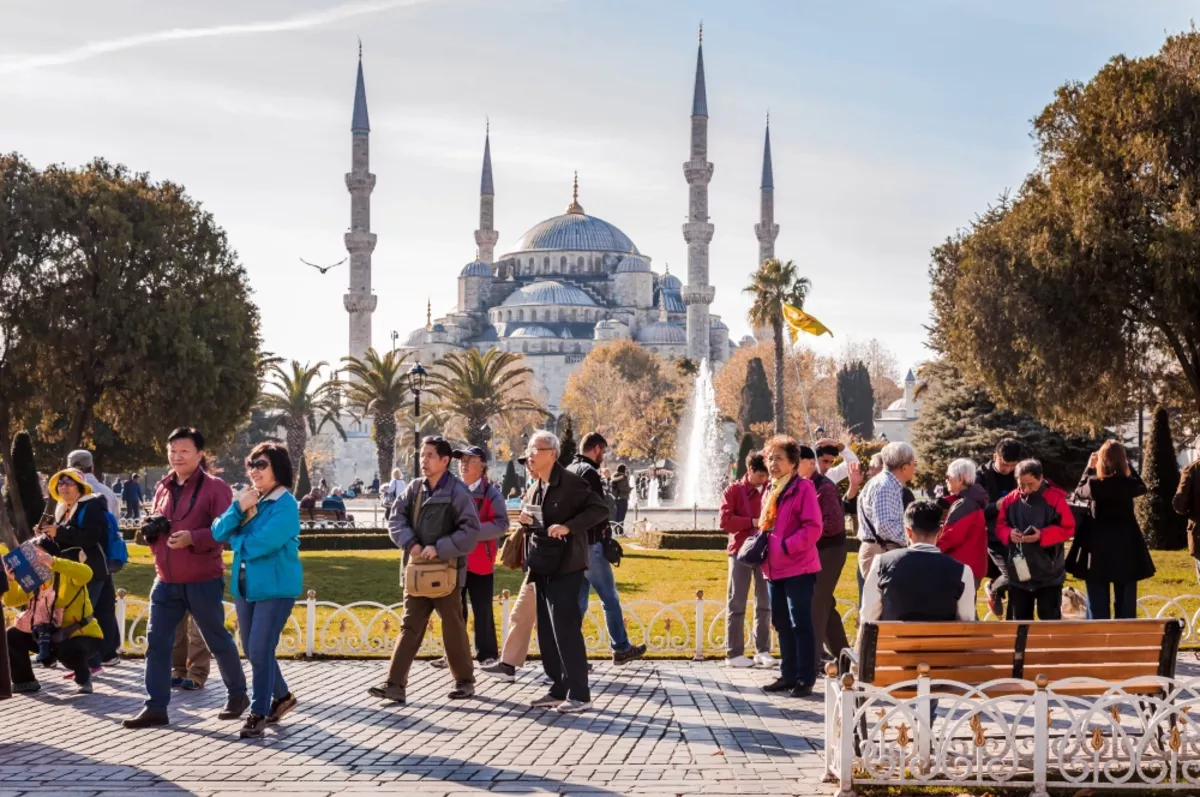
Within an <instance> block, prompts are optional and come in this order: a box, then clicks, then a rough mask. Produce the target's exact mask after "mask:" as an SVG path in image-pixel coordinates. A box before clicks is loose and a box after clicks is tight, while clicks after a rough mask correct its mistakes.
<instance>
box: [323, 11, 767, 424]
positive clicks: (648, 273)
mask: <svg viewBox="0 0 1200 797" xmlns="http://www.w3.org/2000/svg"><path fill="white" fill-rule="evenodd" d="M703 47H704V45H703V31H701V41H700V44H699V45H698V49H697V54H696V73H695V84H694V88H693V93H692V112H691V142H690V143H691V146H690V150H689V158H688V160H687V161H686V162H684V164H683V174H684V178H685V180H686V181H687V184H688V220H687V221H686V222H685V223H684V224H683V239H684V241H685V242H686V244H687V251H688V257H687V271H686V273H685V274H684V275H682V276H683V277H685V278H686V280H687V281H686V283H685V282H684V280H683V279H681V278H680V276H677V275H675V274H671V273H670V272H669V271H668V270H666V269H664V270H663V271H662V272H661V273H660V272H657V271H655V270H654V269H653V268H652V265H651V264H652V262H653V261H652V259H651V258H650V257H649V256H648V255H647V254H645V253H643V252H642V251H640V250H639V249H638V247H637V245H636V244H635V243H634V242H633V241H632V240H631V239H630V237H629V236H628V235H626V234H625V233H624V232H622V231H621V230H620V229H619V228H618V227H616V226H615V225H614V224H612V223H610V222H608V221H605V220H604V219H601V218H599V217H597V216H591V215H588V214H587V213H586V212H585V211H584V208H583V206H582V205H581V204H580V200H579V181H578V176H576V179H575V186H574V191H573V194H572V197H571V202H570V204H569V205H568V206H567V208H566V211H565V212H564V213H562V214H561V215H557V216H552V217H551V218H548V219H546V220H545V221H541V222H539V223H537V224H535V225H533V226H532V227H531V228H530V229H529V230H528V231H527V232H525V234H524V235H522V236H521V237H520V238H519V239H518V240H517V241H516V243H515V244H513V245H512V247H511V248H510V249H509V251H508V252H507V253H505V254H502V255H500V256H499V257H496V255H495V251H496V244H497V242H498V241H499V239H500V233H499V232H498V231H497V230H496V229H495V228H494V227H493V220H494V207H495V200H496V192H495V186H494V183H493V181H492V152H491V140H490V131H489V134H486V135H485V137H484V144H483V167H482V174H481V179H480V186H479V228H478V229H477V230H476V231H475V245H476V247H477V254H476V258H475V260H474V261H472V262H470V263H467V264H466V265H465V266H463V267H462V270H461V271H460V272H459V275H458V302H457V306H456V307H455V308H454V310H453V311H452V312H450V313H448V314H446V315H444V316H440V317H434V315H433V312H432V308H431V307H429V308H427V312H426V323H425V325H424V326H423V327H420V328H419V329H416V330H413V331H412V332H411V333H410V334H409V335H407V336H406V337H404V338H403V339H402V340H401V341H400V342H399V345H398V346H397V348H398V349H399V350H401V351H407V352H411V353H412V354H413V355H414V356H413V357H412V358H411V359H413V360H419V361H420V362H422V363H424V364H426V365H429V364H431V363H433V362H434V361H435V360H436V359H437V358H438V357H441V356H444V355H446V354H447V353H449V352H452V351H462V350H466V349H478V350H480V351H487V350H489V349H493V348H499V349H502V350H504V351H510V352H519V353H520V354H522V355H524V357H525V360H526V364H527V365H528V366H529V367H530V368H531V369H532V370H533V372H534V374H535V375H536V377H537V380H538V383H539V384H538V388H539V390H540V391H541V396H540V397H541V399H542V400H543V401H544V402H545V403H546V405H547V407H548V408H549V409H550V410H551V411H552V412H556V413H557V405H558V403H559V402H560V400H561V398H562V395H563V392H564V390H565V388H566V383H567V378H568V377H569V376H570V374H571V372H572V371H573V370H575V368H577V367H578V365H579V363H581V362H582V361H583V358H584V357H585V356H586V355H587V353H588V352H589V351H590V350H591V349H592V347H593V346H594V345H596V344H598V343H602V342H604V341H611V340H622V339H625V340H633V341H635V342H636V343H638V344H639V345H641V346H644V347H646V348H647V349H649V350H650V351H653V352H655V353H656V354H659V355H662V356H664V357H667V358H682V357H688V358H690V359H692V360H694V361H696V362H700V361H707V362H708V363H709V364H710V365H711V366H712V367H713V368H719V367H720V366H721V365H722V364H724V363H725V362H727V361H728V360H729V357H730V353H731V351H732V349H733V348H734V344H733V343H731V341H730V339H729V328H728V327H727V326H726V325H725V323H724V322H722V321H721V318H720V317H719V316H716V315H713V314H711V313H710V312H709V307H710V305H711V304H712V301H713V297H714V295H715V289H714V287H713V286H712V285H711V284H710V282H709V243H710V241H712V236H713V224H712V223H711V222H710V220H709V216H708V184H709V181H710V180H711V179H712V173H713V164H712V163H710V162H709V161H708V100H707V92H706V90H705V83H704V49H703ZM370 131H371V126H370V120H369V116H368V113H367V95H366V87H365V82H364V79H363V67H362V54H361V52H360V53H359V63H358V75H357V81H356V85H355V91H354V110H353V116H352V121H351V137H352V159H351V170H350V173H349V174H347V175H346V187H347V189H348V190H349V192H350V197H351V203H350V207H351V223H350V230H349V231H348V232H347V233H346V235H345V243H346V249H347V251H348V252H349V253H350V288H349V291H348V292H347V293H346V295H345V296H344V306H345V308H346V311H347V313H348V314H349V316H350V353H351V354H352V355H354V356H358V357H361V356H362V355H363V354H364V353H365V352H366V351H367V349H368V348H370V347H371V345H372V342H371V316H372V313H373V312H374V311H375V309H376V302H377V300H376V296H375V295H374V294H373V293H372V291H371V253H372V252H373V250H374V248H375V241H376V236H375V234H374V233H372V232H371V229H370V197H371V192H372V190H373V189H374V187H375V175H373V174H371V173H370V166H369V141H370ZM770 147H771V141H770V131H769V129H768V131H767V135H766V139H765V141H764V149H763V176H762V186H761V205H760V215H759V223H758V224H756V225H755V233H756V235H757V237H758V241H759V252H758V257H759V262H761V261H762V260H763V259H765V258H767V257H774V243H775V237H776V236H777V235H778V233H779V227H778V225H776V224H775V223H774V198H773V191H774V185H773V179H772V170H771V149H770Z"/></svg>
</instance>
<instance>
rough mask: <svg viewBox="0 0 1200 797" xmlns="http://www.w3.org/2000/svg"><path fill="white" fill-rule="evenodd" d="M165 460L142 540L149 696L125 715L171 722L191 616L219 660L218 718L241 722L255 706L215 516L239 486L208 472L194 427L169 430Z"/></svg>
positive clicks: (146, 723) (140, 722)
mask: <svg viewBox="0 0 1200 797" xmlns="http://www.w3.org/2000/svg"><path fill="white" fill-rule="evenodd" d="M167 459H168V461H169V463H170V465H171V470H170V471H169V472H168V473H167V475H166V476H165V477H163V480H162V481H161V482H159V483H158V486H157V487H156V488H155V491H154V503H153V506H152V510H151V513H150V515H148V516H147V517H146V518H145V519H144V520H143V522H142V527H141V529H140V530H139V531H138V539H139V541H141V542H144V543H145V544H147V545H149V546H150V550H151V551H152V552H153V553H154V570H155V576H156V577H155V579H154V586H153V587H151V589H150V627H149V630H148V631H147V637H148V639H149V642H148V647H147V650H146V693H147V698H146V703H145V708H143V709H142V711H141V713H139V714H138V715H137V716H136V717H133V718H131V719H127V720H125V722H124V725H125V727H126V728H148V727H152V726H156V725H166V724H168V722H169V720H168V718H167V705H168V704H169V703H170V702H171V659H172V653H173V651H174V647H175V631H176V629H177V628H178V627H179V623H180V621H182V619H183V618H184V616H185V615H186V614H190V615H191V616H192V619H193V621H195V623H196V626H197V627H198V628H199V629H200V633H201V635H202V636H203V637H204V642H205V643H206V644H207V645H208V649H209V650H210V651H212V655H213V657H214V658H215V659H216V660H217V667H218V668H219V669H220V671H221V680H223V681H224V682H225V688H226V690H227V691H228V693H229V694H228V699H227V701H226V703H225V708H224V709H222V711H221V713H220V714H219V715H218V716H219V717H220V718H221V719H225V720H233V719H237V718H238V717H240V716H241V715H242V714H243V713H244V712H245V711H246V709H247V708H248V707H249V706H250V698H249V697H248V696H247V694H246V675H245V673H244V672H243V671H242V663H241V661H240V660H239V659H238V651H237V646H236V645H235V644H234V642H233V637H232V636H230V634H229V631H228V630H227V629H226V628H225V607H224V605H223V603H222V599H223V597H224V594H225V563H224V561H223V560H222V559H221V552H222V550H223V546H222V545H221V544H220V543H218V542H216V541H215V540H214V539H213V535H212V524H213V521H214V520H216V518H218V517H220V516H221V514H223V513H224V512H225V510H226V509H228V508H229V505H230V504H231V503H233V491H232V490H230V489H229V485H227V484H226V483H225V482H223V481H221V480H220V479H218V478H215V477H213V476H209V475H208V474H206V473H205V472H204V466H203V463H204V435H202V434H201V433H200V432H199V431H198V430H196V429H192V428H190V427H182V428H179V429H176V430H175V431H173V432H171V434H170V435H169V436H168V437H167Z"/></svg>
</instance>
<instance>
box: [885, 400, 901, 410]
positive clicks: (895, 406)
mask: <svg viewBox="0 0 1200 797" xmlns="http://www.w3.org/2000/svg"><path fill="white" fill-rule="evenodd" d="M888 409H889V410H902V409H904V399H903V398H898V399H896V400H895V401H893V402H892V403H891V404H889V405H888Z"/></svg>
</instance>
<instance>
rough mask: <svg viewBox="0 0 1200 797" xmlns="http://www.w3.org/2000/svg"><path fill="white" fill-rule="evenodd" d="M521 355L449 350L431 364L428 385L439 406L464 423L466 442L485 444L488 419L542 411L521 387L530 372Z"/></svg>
mask: <svg viewBox="0 0 1200 797" xmlns="http://www.w3.org/2000/svg"><path fill="white" fill-rule="evenodd" d="M522 359H523V358H522V357H521V355H520V354H516V353H513V352H507V351H501V350H500V349H491V350H489V351H488V352H486V353H484V354H480V353H479V352H478V351H476V350H475V349H468V350H467V351H465V352H451V353H450V354H447V355H446V356H445V357H442V358H441V359H440V360H438V361H437V362H436V363H434V370H433V373H431V374H430V375H429V386H430V389H431V390H432V391H433V394H434V395H435V396H437V399H438V402H439V404H440V405H441V407H442V408H443V409H444V410H446V411H447V412H449V413H450V414H451V415H454V416H456V417H458V418H460V419H461V420H462V422H463V425H464V426H466V437H467V442H468V443H469V444H471V445H475V446H486V445H487V442H488V437H489V434H488V429H487V426H488V421H489V420H491V419H492V418H496V417H504V416H506V415H508V414H509V413H514V412H541V413H544V412H545V408H543V407H542V406H541V404H540V403H538V402H537V401H535V400H534V399H532V398H529V397H528V396H526V395H524V392H523V391H522V390H521V388H522V387H523V386H524V385H525V382H526V380H527V379H528V378H529V377H530V376H532V375H533V371H532V370H531V369H529V368H526V367H524V366H521V365H518V363H520V362H521V360H522Z"/></svg>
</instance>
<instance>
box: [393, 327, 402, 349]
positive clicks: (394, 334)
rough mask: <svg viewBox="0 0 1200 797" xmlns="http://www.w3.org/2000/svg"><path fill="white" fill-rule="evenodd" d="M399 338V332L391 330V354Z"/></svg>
mask: <svg viewBox="0 0 1200 797" xmlns="http://www.w3.org/2000/svg"><path fill="white" fill-rule="evenodd" d="M399 339H400V333H399V332H397V331H396V330H394V329H393V330H392V354H395V353H396V341H397V340H399Z"/></svg>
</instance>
